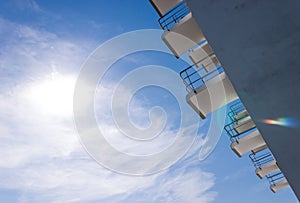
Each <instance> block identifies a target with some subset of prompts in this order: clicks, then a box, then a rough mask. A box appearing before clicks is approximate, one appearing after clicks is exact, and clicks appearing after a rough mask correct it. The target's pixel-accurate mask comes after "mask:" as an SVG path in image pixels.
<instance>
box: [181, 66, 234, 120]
mask: <svg viewBox="0 0 300 203" xmlns="http://www.w3.org/2000/svg"><path fill="white" fill-rule="evenodd" d="M196 92H197V94H195V93H194V92H190V93H189V94H188V95H187V97H186V100H187V103H188V104H189V105H190V106H191V107H192V108H193V109H194V110H195V111H196V112H197V113H198V114H199V115H200V116H201V118H203V119H204V118H205V117H206V115H207V114H209V113H212V112H213V111H215V110H217V109H219V108H221V107H222V106H224V105H227V104H228V103H230V102H232V101H234V100H236V99H238V96H237V94H236V92H235V90H234V88H233V86H232V84H231V82H230V81H229V80H228V77H227V76H226V74H225V73H224V72H223V73H221V74H219V75H217V76H216V77H214V78H212V79H210V80H209V81H207V82H206V83H205V85H202V86H200V87H198V88H197V89H196Z"/></svg>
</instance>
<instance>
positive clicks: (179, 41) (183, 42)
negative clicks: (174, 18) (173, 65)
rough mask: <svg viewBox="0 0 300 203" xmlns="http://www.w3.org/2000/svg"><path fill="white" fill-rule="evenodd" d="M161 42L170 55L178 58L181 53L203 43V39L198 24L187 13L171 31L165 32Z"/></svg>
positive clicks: (190, 14)
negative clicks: (170, 52) (166, 47)
mask: <svg viewBox="0 0 300 203" xmlns="http://www.w3.org/2000/svg"><path fill="white" fill-rule="evenodd" d="M162 40H163V41H164V43H165V44H166V45H167V46H168V48H169V49H170V50H171V51H172V53H173V54H174V55H175V56H176V57H177V58H179V57H180V56H181V55H182V54H183V53H185V52H187V51H188V50H190V49H192V48H193V47H195V46H197V45H198V44H199V43H200V42H202V41H204V40H205V37H204V35H203V33H202V31H201V29H200V27H199V26H198V23H197V22H196V20H195V19H194V18H193V17H192V13H189V14H188V15H186V16H185V17H184V18H182V19H181V20H180V21H179V22H177V23H176V24H175V25H174V26H173V27H172V28H171V29H169V30H165V31H164V33H163V35H162Z"/></svg>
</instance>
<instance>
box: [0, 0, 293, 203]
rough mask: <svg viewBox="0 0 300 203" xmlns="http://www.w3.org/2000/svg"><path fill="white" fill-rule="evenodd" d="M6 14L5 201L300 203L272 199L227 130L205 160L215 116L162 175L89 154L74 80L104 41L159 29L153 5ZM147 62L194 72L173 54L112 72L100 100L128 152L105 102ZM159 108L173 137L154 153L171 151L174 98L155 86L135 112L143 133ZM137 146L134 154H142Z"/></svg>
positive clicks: (18, 1) (101, 113) (0, 55)
mask: <svg viewBox="0 0 300 203" xmlns="http://www.w3.org/2000/svg"><path fill="white" fill-rule="evenodd" d="M0 9H1V13H0V37H1V39H2V40H1V41H0V47H1V49H0V50H1V51H0V81H1V86H0V111H1V114H0V132H1V134H0V139H1V142H0V145H1V147H0V152H1V154H2V158H1V159H0V201H1V202H201V203H207V202H216V203H224V202H232V203H235V202H236V203H238V202H241V201H242V202H246V203H247V202H248V203H251V202H274V203H282V202H291V203H292V202H297V200H296V198H295V196H294V194H293V193H292V191H291V189H289V188H288V189H284V190H282V191H279V192H278V193H276V194H273V193H272V192H271V191H270V190H269V185H268V183H267V181H266V180H259V178H258V177H256V175H255V173H254V170H255V169H254V167H253V166H252V163H251V162H250V160H249V159H248V157H247V156H246V157H243V158H238V157H236V155H235V154H234V153H233V152H232V151H231V149H230V147H229V145H230V141H229V139H228V137H227V136H226V135H225V134H224V133H223V135H222V136H221V139H220V141H219V143H218V145H217V147H216V149H215V150H214V151H213V153H212V154H211V155H210V156H209V157H208V158H207V159H206V160H205V161H202V162H200V161H199V160H198V153H199V150H200V148H201V143H202V140H203V135H205V133H206V132H207V130H208V127H209V122H208V121H209V117H208V118H207V120H206V121H200V125H199V132H198V139H197V142H196V144H195V145H193V147H192V148H191V149H190V151H189V152H188V153H187V154H186V156H185V157H184V158H183V159H181V160H180V161H179V162H178V163H176V164H175V165H173V166H172V167H171V168H169V169H167V170H165V171H163V172H161V173H158V174H155V175H151V176H142V177H133V176H126V175H120V174H117V173H114V172H112V171H110V170H107V169H106V168H104V167H102V166H101V165H99V164H97V163H96V162H95V161H94V160H93V159H92V158H91V157H90V156H89V155H88V153H87V152H86V151H85V150H84V148H83V146H82V145H81V143H80V140H79V138H78V136H77V133H76V129H75V126H74V122H73V115H72V114H73V112H72V111H73V109H72V97H73V89H74V84H75V81H76V77H77V75H78V73H79V71H80V68H81V66H82V64H83V63H84V62H85V60H86V58H87V57H88V56H89V55H90V53H92V52H93V50H95V49H96V48H97V47H98V46H99V45H101V44H102V43H103V42H105V41H107V40H109V39H111V38H112V37H115V36H118V35H120V34H122V33H125V32H129V31H134V30H139V29H159V25H158V23H157V19H158V15H157V14H156V13H155V11H154V9H153V8H152V7H151V5H150V3H149V2H148V1H147V0H143V1H142V0H130V1H117V0H113V1H96V0H94V1H92V0H89V1H71V0H68V1H64V2H63V3H62V2H61V1H57V0H53V1H46V0H41V1H34V0H12V1H4V2H1V3H0ZM157 40H161V39H159V38H158V39H157ZM148 64H155V65H163V66H166V67H169V68H171V69H172V70H174V71H176V72H179V71H180V70H181V69H183V68H185V67H186V65H187V64H186V63H185V62H183V61H180V60H177V59H175V57H172V56H170V55H167V54H162V53H155V52H151V51H148V52H143V53H136V54H132V55H130V56H127V57H126V58H124V59H123V60H120V61H118V62H117V63H116V64H114V66H113V67H112V68H111V72H108V73H107V74H106V77H105V78H104V81H103V83H102V84H101V86H99V88H102V90H103V91H104V92H106V91H107V95H104V94H101V95H96V100H97V105H96V109H97V113H98V114H97V116H98V120H100V122H99V125H103V126H104V128H105V129H104V130H105V132H107V133H106V136H107V139H108V140H110V141H111V142H112V143H114V144H115V146H118V144H119V147H122V146H123V147H124V146H125V147H124V148H123V150H125V151H126V149H128V148H126V146H127V145H124V144H123V141H122V140H120V138H119V137H118V133H119V132H118V131H116V128H115V127H114V126H113V123H112V122H111V120H110V119H111V115H110V114H111V113H110V112H107V108H106V106H104V105H103V104H104V101H103V100H105V99H106V98H107V96H108V95H110V93H109V91H110V90H111V89H112V87H113V86H114V85H116V83H117V82H118V81H119V80H120V78H122V77H123V76H124V75H126V74H127V73H128V72H130V71H132V70H134V69H136V68H137V67H140V66H143V65H148ZM182 88H184V85H183V84H182ZM125 94H126V89H125V90H124V95H125ZM120 98H122V95H120ZM156 105H159V106H162V107H163V108H164V109H165V111H166V112H167V114H168V118H170V119H169V120H168V125H167V126H168V130H169V131H168V132H167V133H166V134H164V136H162V138H161V139H159V141H157V142H156V143H155V144H154V145H150V146H149V149H148V148H147V151H148V150H149V151H151V150H152V151H153V152H157V150H159V149H160V148H161V147H163V146H166V145H168V143H169V140H170V139H171V138H173V137H174V136H175V134H174V133H173V132H174V131H176V130H177V129H178V123H179V121H178V119H177V116H178V115H177V111H178V106H177V104H176V101H175V99H174V98H173V97H172V95H171V94H170V93H168V92H166V91H164V90H162V89H159V88H157V87H150V88H144V89H141V90H140V91H138V92H137V93H136V95H135V96H134V98H133V99H132V101H131V102H130V105H129V114H130V117H131V119H132V121H133V122H134V123H135V124H136V125H137V126H139V127H142V128H143V127H147V126H149V124H150V122H149V118H148V112H149V109H150V108H151V107H153V106H156ZM186 105H187V104H186ZM121 107H122V106H121ZM176 109H177V110H176ZM101 118H105V119H103V120H105V122H103V123H102V122H101ZM157 119H159V117H158V118H157ZM120 143H121V144H120ZM129 146H132V145H129ZM136 146H137V148H136V151H135V152H140V153H142V152H143V148H139V144H136Z"/></svg>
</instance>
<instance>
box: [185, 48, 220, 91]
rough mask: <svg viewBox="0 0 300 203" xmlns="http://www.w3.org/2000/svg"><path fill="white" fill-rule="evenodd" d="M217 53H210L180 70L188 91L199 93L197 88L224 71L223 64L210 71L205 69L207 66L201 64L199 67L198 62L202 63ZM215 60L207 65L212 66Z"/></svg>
mask: <svg viewBox="0 0 300 203" xmlns="http://www.w3.org/2000/svg"><path fill="white" fill-rule="evenodd" d="M213 55H215V54H210V55H208V56H206V57H205V58H203V59H202V60H200V61H198V62H197V63H195V64H193V65H191V66H189V67H187V68H186V69H184V70H182V71H181V72H180V77H181V79H182V80H183V83H184V85H185V88H186V90H187V91H188V92H194V93H197V90H196V89H197V88H198V87H200V86H202V85H204V84H205V83H206V82H207V81H209V80H210V79H212V78H214V77H215V76H217V75H219V74H220V73H222V72H224V70H223V68H222V66H221V65H218V66H215V67H214V68H212V69H211V70H209V71H208V72H207V71H206V70H205V66H204V65H201V66H200V67H197V66H196V64H201V62H202V61H204V60H205V59H207V58H209V57H211V56H213ZM211 64H213V62H211V63H209V64H206V66H210V65H211Z"/></svg>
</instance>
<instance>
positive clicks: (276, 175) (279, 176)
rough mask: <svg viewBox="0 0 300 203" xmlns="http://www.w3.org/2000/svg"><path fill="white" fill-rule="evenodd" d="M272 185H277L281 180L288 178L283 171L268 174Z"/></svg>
mask: <svg viewBox="0 0 300 203" xmlns="http://www.w3.org/2000/svg"><path fill="white" fill-rule="evenodd" d="M266 177H267V179H268V181H269V183H270V185H276V184H277V183H279V182H280V181H283V180H286V179H285V177H284V175H283V173H282V172H281V171H279V172H276V173H273V174H270V175H267V176H266Z"/></svg>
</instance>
